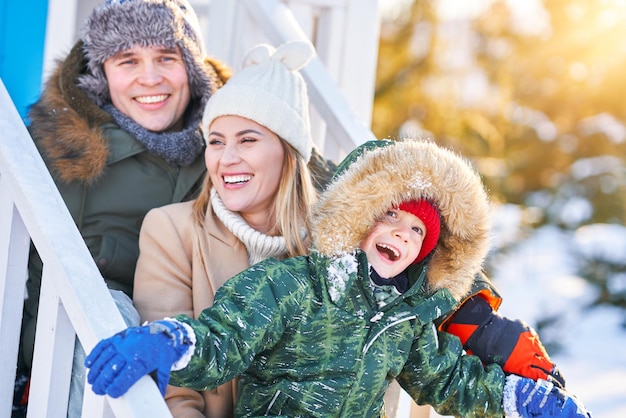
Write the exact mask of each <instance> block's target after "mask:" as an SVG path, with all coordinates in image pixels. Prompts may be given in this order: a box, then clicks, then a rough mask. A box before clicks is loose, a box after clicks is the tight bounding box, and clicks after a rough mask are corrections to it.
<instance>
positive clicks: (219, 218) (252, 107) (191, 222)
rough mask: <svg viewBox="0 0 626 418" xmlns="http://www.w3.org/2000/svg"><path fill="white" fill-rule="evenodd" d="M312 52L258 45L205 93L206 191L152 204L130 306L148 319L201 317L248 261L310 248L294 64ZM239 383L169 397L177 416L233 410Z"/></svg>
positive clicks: (303, 129)
mask: <svg viewBox="0 0 626 418" xmlns="http://www.w3.org/2000/svg"><path fill="white" fill-rule="evenodd" d="M313 52H314V51H313V48H312V47H311V46H310V45H309V44H308V43H304V42H292V43H287V44H285V45H283V46H281V47H279V48H278V49H276V50H274V49H273V48H271V47H269V46H267V45H259V46H257V47H256V48H254V49H253V50H252V51H250V53H249V54H248V55H247V57H246V58H245V59H244V68H243V69H242V70H241V71H239V72H237V73H236V74H235V75H234V76H233V77H232V78H231V79H230V80H229V81H228V83H226V84H225V85H224V87H222V88H221V89H219V90H218V91H217V92H215V93H214V95H213V96H212V97H211V99H210V100H209V102H208V104H207V107H206V110H205V113H204V118H203V122H202V127H203V130H204V136H205V140H206V143H207V149H206V151H205V162H206V166H207V176H206V178H205V180H204V184H203V187H202V190H201V192H200V195H199V196H198V198H197V199H196V200H194V201H192V202H186V203H180V204H173V205H168V206H165V207H162V208H159V209H153V210H152V211H150V212H149V213H148V215H147V216H146V218H145V220H144V223H143V226H142V229H141V234H140V240H139V246H140V256H139V260H138V263H137V270H136V273H135V284H134V303H135V307H136V308H137V310H138V311H139V313H140V316H141V320H142V321H153V320H156V319H160V318H163V317H166V316H174V315H177V314H180V313H184V314H187V315H189V316H192V317H197V316H198V315H199V314H200V312H202V310H203V309H204V308H207V307H209V306H211V305H212V304H213V297H214V294H215V292H216V291H217V289H218V288H219V287H221V286H222V284H224V282H225V281H226V280H227V279H229V278H230V277H232V276H234V275H235V274H237V273H239V272H241V271H243V270H245V269H246V268H248V267H249V266H250V265H252V264H255V263H257V262H259V261H261V260H264V259H265V258H267V257H277V258H286V257H292V256H297V255H303V254H306V253H307V248H308V237H309V222H308V215H309V207H310V206H311V204H312V203H313V202H314V200H315V195H316V194H315V189H314V187H313V184H312V182H311V176H310V173H309V170H308V168H307V162H308V160H309V158H310V156H311V150H312V140H311V135H310V123H309V114H308V96H307V91H306V85H305V83H304V80H303V79H302V76H301V75H300V74H299V73H298V72H297V71H296V70H297V69H299V68H300V67H302V66H303V65H304V64H306V62H307V61H308V60H309V59H310V57H311V56H312V55H313ZM235 389H236V386H235V382H229V383H226V384H224V385H222V386H220V387H218V388H217V389H215V390H212V391H206V392H202V393H199V392H196V391H194V390H191V389H184V388H175V387H172V386H170V387H168V389H167V393H166V396H165V399H166V402H167V404H168V406H169V408H170V411H171V412H172V415H174V416H185V417H192V416H193V417H230V416H232V414H233V404H234V400H235Z"/></svg>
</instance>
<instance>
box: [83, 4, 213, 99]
mask: <svg viewBox="0 0 626 418" xmlns="http://www.w3.org/2000/svg"><path fill="white" fill-rule="evenodd" d="M81 41H82V42H83V50H84V52H85V56H86V57H87V67H88V70H89V73H88V74H84V75H82V76H81V77H80V86H81V87H82V88H83V89H84V90H85V91H86V92H87V94H88V95H89V97H90V98H91V99H92V100H94V102H95V103H96V104H98V105H99V106H101V105H103V104H106V103H109V102H110V101H111V98H110V96H109V85H108V83H107V79H106V77H105V74H104V68H103V66H102V64H104V62H105V61H106V60H107V59H108V58H111V57H113V56H115V55H116V54H118V53H120V52H123V51H127V50H129V49H131V48H133V47H134V46H135V45H138V46H140V47H148V46H164V47H166V48H174V47H178V48H180V51H181V53H182V56H183V61H184V62H185V67H186V69H187V76H188V78H189V87H190V91H191V96H192V98H194V99H195V98H202V99H203V100H204V98H205V97H208V96H209V95H210V92H212V91H214V90H215V89H216V88H217V84H216V79H215V74H214V73H213V72H212V71H210V68H209V69H207V66H205V65H204V58H205V56H206V53H205V50H204V41H203V39H202V35H201V31H200V24H199V22H198V17H197V16H196V14H195V12H194V11H193V9H192V7H191V5H190V4H189V3H188V2H187V0H105V1H104V2H103V3H102V4H101V5H100V6H98V7H96V8H95V9H94V10H93V11H92V12H91V14H90V15H89V17H87V19H86V20H85V23H84V25H83V28H82V34H81ZM202 106H204V103H202Z"/></svg>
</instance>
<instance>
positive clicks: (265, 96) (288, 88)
mask: <svg viewBox="0 0 626 418" xmlns="http://www.w3.org/2000/svg"><path fill="white" fill-rule="evenodd" d="M314 54H315V49H314V48H313V46H312V45H311V44H310V43H308V42H304V41H292V42H287V43H285V44H283V45H281V46H280V47H278V48H276V49H274V48H273V47H272V46H270V45H266V44H260V45H257V46H255V47H254V48H252V49H251V50H250V51H249V52H248V53H247V54H246V56H245V58H244V60H243V64H242V69H240V70H239V71H237V72H235V74H234V75H233V76H232V77H231V78H230V79H229V80H228V82H227V83H226V84H225V85H224V87H222V88H220V89H219V90H218V91H217V92H215V94H214V95H213V96H212V97H211V99H210V100H209V101H208V103H207V106H206V109H205V111H204V117H203V119H202V128H203V131H204V135H205V140H206V135H207V134H208V132H209V127H210V126H211V123H213V121H214V120H215V119H217V118H219V117H220V116H227V115H231V116H241V117H244V118H246V119H250V120H252V121H254V122H256V123H258V124H260V125H263V126H264V127H266V128H267V129H269V130H271V131H272V132H274V133H275V134H276V135H278V136H279V137H280V138H282V139H283V140H285V141H287V142H288V143H289V144H290V145H291V146H293V147H294V148H295V149H296V150H297V151H298V152H299V153H300V154H301V155H302V156H303V157H304V159H305V161H307V162H308V161H309V159H310V158H311V149H312V147H313V140H312V138H311V129H310V126H311V122H310V119H309V97H308V94H307V88H306V83H305V81H304V79H303V78H302V75H301V74H300V73H299V72H298V71H297V70H299V69H300V68H302V67H304V66H305V65H306V64H307V63H308V62H309V60H310V59H311V58H312V57H313V56H314Z"/></svg>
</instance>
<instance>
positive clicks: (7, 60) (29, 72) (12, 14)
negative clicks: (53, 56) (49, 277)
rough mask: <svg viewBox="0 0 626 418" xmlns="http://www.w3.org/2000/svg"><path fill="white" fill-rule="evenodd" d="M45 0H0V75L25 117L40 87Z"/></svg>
mask: <svg viewBox="0 0 626 418" xmlns="http://www.w3.org/2000/svg"><path fill="white" fill-rule="evenodd" d="M47 14H48V0H26V1H16V0H0V78H1V79H2V82H3V83H4V86H5V87H6V89H7V91H8V92H9V94H10V95H11V98H12V99H13V102H14V103H15V107H16V108H17V110H18V112H19V113H20V115H21V116H22V119H25V118H26V113H27V111H28V106H29V105H31V104H32V103H34V102H35V100H37V98H38V97H39V93H40V91H41V74H42V71H43V49H44V39H45V36H46V17H47Z"/></svg>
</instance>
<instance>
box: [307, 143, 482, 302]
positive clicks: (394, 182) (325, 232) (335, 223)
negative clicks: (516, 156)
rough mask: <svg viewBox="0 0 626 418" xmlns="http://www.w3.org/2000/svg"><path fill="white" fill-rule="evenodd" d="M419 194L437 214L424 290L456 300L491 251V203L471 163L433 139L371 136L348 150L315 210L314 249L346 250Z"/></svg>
mask: <svg viewBox="0 0 626 418" xmlns="http://www.w3.org/2000/svg"><path fill="white" fill-rule="evenodd" d="M419 198H426V199H428V200H430V201H431V202H433V203H434V204H435V205H436V206H437V208H438V210H439V213H440V216H441V221H442V222H441V233H440V237H439V242H438V243H437V246H436V247H435V250H434V251H433V253H432V256H431V257H429V258H426V262H427V263H428V271H427V282H428V286H429V290H430V291H436V290H439V289H441V288H447V289H448V290H450V292H451V293H452V295H453V296H454V297H455V298H456V299H457V300H459V299H460V298H461V297H463V296H465V295H466V294H467V292H468V291H469V290H470V288H471V284H472V282H473V280H474V276H475V275H476V274H477V273H478V272H479V271H480V270H481V268H482V265H483V262H484V259H485V257H486V255H487V252H488V251H489V235H490V231H491V217H490V204H489V199H488V196H487V193H486V191H485V189H484V187H483V184H482V182H481V179H480V176H479V174H478V173H477V171H476V170H475V169H474V168H473V167H472V165H471V164H470V163H469V162H468V161H467V160H466V159H464V158H462V157H460V156H459V155H457V154H455V153H454V152H452V151H450V150H447V149H444V148H441V147H439V146H438V145H436V144H435V143H433V142H425V141H421V140H410V139H407V140H403V141H388V140H380V141H370V142H368V143H365V144H363V145H361V146H360V147H358V148H357V149H356V150H354V151H353V152H352V153H350V155H348V157H346V159H344V161H343V162H342V163H341V164H340V165H339V167H338V169H337V173H336V174H335V178H334V179H333V181H332V182H331V184H330V185H329V186H328V188H327V189H326V191H325V192H324V193H323V195H322V196H321V198H320V200H319V202H318V203H317V205H316V206H315V208H314V210H313V217H312V234H313V241H314V243H315V248H316V250H317V251H319V252H320V253H321V254H324V255H326V256H331V257H332V256H336V255H341V254H345V253H351V252H353V251H355V250H356V249H357V248H358V246H359V244H360V243H361V241H363V239H364V238H365V237H366V236H367V234H368V233H369V231H370V230H371V229H372V228H373V226H374V224H375V223H376V220H377V219H380V217H381V216H382V215H383V214H384V213H385V211H386V210H388V209H389V208H391V207H396V206H398V205H399V204H400V203H401V202H402V201H406V200H416V199H419Z"/></svg>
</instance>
